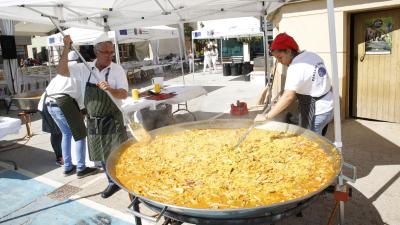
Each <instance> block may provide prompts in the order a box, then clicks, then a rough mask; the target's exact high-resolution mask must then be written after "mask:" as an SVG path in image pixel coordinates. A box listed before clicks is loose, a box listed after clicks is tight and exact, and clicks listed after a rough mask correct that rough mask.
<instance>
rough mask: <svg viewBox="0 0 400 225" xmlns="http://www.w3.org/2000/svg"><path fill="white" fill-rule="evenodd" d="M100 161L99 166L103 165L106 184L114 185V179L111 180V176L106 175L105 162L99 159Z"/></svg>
mask: <svg viewBox="0 0 400 225" xmlns="http://www.w3.org/2000/svg"><path fill="white" fill-rule="evenodd" d="M100 163H101V167H103V170H104V173H105V174H106V176H107V180H108V184H114V185H115V183H114V181H112V180H111V178H110V176H108V174H107V169H106V162H104V161H101V162H100Z"/></svg>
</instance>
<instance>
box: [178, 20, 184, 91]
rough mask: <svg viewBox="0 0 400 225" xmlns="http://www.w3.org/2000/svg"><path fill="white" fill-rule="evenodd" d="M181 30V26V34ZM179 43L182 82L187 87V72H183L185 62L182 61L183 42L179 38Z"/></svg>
mask: <svg viewBox="0 0 400 225" xmlns="http://www.w3.org/2000/svg"><path fill="white" fill-rule="evenodd" d="M180 29H181V27H180V26H179V33H180ZM178 42H179V59H180V60H181V71H182V82H183V85H184V86H185V85H186V83H185V72H184V71H183V60H182V42H181V39H180V38H178Z"/></svg>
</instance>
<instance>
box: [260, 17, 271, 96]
mask: <svg viewBox="0 0 400 225" xmlns="http://www.w3.org/2000/svg"><path fill="white" fill-rule="evenodd" d="M260 22H261V23H262V29H263V40H264V72H265V78H266V79H265V86H267V85H269V83H270V82H271V76H269V75H268V34H267V19H266V15H262V17H261V18H260ZM270 97H271V96H269V98H270Z"/></svg>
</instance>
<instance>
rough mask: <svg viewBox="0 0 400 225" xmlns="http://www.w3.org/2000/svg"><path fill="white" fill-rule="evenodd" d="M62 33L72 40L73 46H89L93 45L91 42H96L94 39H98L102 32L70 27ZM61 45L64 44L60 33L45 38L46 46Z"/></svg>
mask: <svg viewBox="0 0 400 225" xmlns="http://www.w3.org/2000/svg"><path fill="white" fill-rule="evenodd" d="M64 33H65V34H68V35H70V36H71V39H72V40H74V44H79V45H91V44H93V41H94V40H96V38H98V37H99V36H100V35H102V34H103V33H104V32H102V31H99V30H93V29H84V28H76V27H71V28H68V29H66V30H64ZM63 45H64V42H63V36H62V34H61V33H57V34H53V35H50V36H48V37H47V46H63Z"/></svg>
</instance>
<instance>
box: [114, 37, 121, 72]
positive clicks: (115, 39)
mask: <svg viewBox="0 0 400 225" xmlns="http://www.w3.org/2000/svg"><path fill="white" fill-rule="evenodd" d="M116 32H117V31H114V43H115V47H114V48H115V50H114V51H115V61H116V62H117V64H120V65H121V58H120V57H119V46H118V40H117V33H116Z"/></svg>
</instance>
